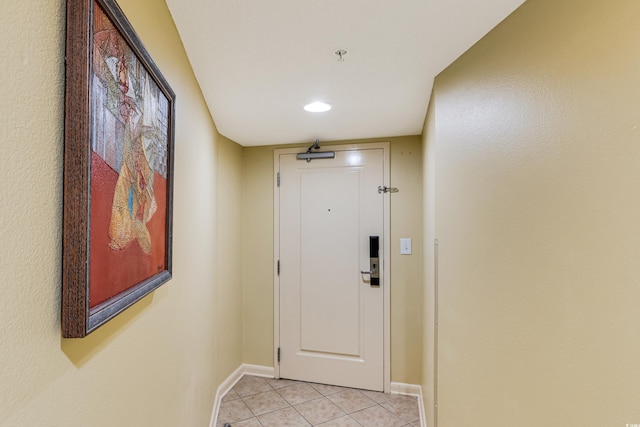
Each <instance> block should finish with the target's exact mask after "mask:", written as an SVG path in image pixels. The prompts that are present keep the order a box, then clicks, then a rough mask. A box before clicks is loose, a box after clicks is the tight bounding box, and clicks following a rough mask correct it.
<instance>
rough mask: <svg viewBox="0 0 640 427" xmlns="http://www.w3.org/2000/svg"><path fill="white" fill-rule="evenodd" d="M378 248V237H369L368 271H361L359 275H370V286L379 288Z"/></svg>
mask: <svg viewBox="0 0 640 427" xmlns="http://www.w3.org/2000/svg"><path fill="white" fill-rule="evenodd" d="M379 248H380V237H378V236H369V271H362V272H361V273H363V274H369V275H371V286H380V258H379V256H378V254H379Z"/></svg>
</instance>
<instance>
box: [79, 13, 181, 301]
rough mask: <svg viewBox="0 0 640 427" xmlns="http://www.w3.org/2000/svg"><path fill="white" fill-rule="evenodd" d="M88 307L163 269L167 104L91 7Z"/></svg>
mask: <svg viewBox="0 0 640 427" xmlns="http://www.w3.org/2000/svg"><path fill="white" fill-rule="evenodd" d="M93 30H94V35H93V37H94V44H93V74H92V76H91V79H92V82H91V91H92V105H91V106H90V108H91V120H92V123H93V126H92V129H93V131H92V135H91V138H92V140H91V225H90V236H91V238H90V253H91V257H90V307H95V306H97V305H99V304H101V303H103V302H105V301H107V300H109V299H110V298H112V297H114V296H115V295H118V294H120V293H121V292H123V291H125V290H127V289H129V288H130V287H132V286H133V285H135V284H137V283H140V282H141V281H143V280H145V279H147V278H149V277H151V276H153V275H154V274H156V273H158V272H160V271H163V270H165V269H166V261H165V254H166V247H165V246H166V232H167V231H166V214H167V212H166V208H167V142H168V120H169V101H168V99H167V98H166V96H165V95H164V93H163V92H162V91H161V90H160V89H159V88H158V86H157V85H156V83H155V82H154V80H153V78H152V77H151V76H150V75H149V73H148V71H147V70H146V69H145V67H144V66H143V64H142V62H141V61H140V60H139V58H138V57H137V56H136V55H135V53H134V52H133V51H132V50H131V48H130V47H129V45H128V44H127V42H126V40H124V38H123V37H122V35H121V34H120V33H119V32H118V30H117V29H116V28H115V27H114V25H113V23H112V22H111V20H110V19H109V17H108V16H107V15H106V14H105V12H104V10H103V9H102V8H101V7H100V6H99V4H96V6H95V10H94V22H93Z"/></svg>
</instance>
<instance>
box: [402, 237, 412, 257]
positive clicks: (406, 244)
mask: <svg viewBox="0 0 640 427" xmlns="http://www.w3.org/2000/svg"><path fill="white" fill-rule="evenodd" d="M400 255H411V239H409V238H402V239H400Z"/></svg>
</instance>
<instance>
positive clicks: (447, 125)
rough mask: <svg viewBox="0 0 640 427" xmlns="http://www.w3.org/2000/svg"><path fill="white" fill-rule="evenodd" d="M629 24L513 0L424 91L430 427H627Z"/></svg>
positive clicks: (639, 415) (634, 406)
mask: <svg viewBox="0 0 640 427" xmlns="http://www.w3.org/2000/svg"><path fill="white" fill-rule="evenodd" d="M639 18H640V3H639V2H637V1H636V0H619V1H615V2H610V1H605V0H588V1H581V2H574V1H569V0H529V1H528V2H526V3H525V4H524V5H523V6H522V7H521V8H520V9H519V10H517V11H516V12H515V13H514V14H513V15H512V16H511V17H509V18H508V19H507V20H506V21H505V22H503V23H502V24H501V25H500V26H499V27H498V28H497V29H496V30H494V31H493V32H492V33H490V34H489V35H488V36H487V37H485V38H484V39H483V40H482V41H480V42H479V43H478V44H477V45H476V46H474V47H473V48H472V49H471V50H470V51H469V52H468V53H466V54H465V55H464V56H462V57H461V58H460V59H459V60H458V61H456V62H455V63H454V64H453V65H452V66H451V67H449V68H448V69H447V70H445V71H444V72H443V73H442V74H441V75H440V76H439V77H438V78H437V79H436V83H435V88H434V98H433V101H432V107H431V108H432V110H433V111H432V112H431V113H430V114H432V116H431V117H432V119H430V120H428V121H427V128H428V129H427V131H426V132H425V137H424V139H425V145H426V147H427V148H426V151H427V152H428V153H429V156H432V155H433V156H435V160H434V162H435V163H431V162H430V158H429V156H428V157H427V159H426V160H427V162H429V168H431V167H433V164H435V165H436V167H435V170H434V171H432V172H430V173H428V174H427V177H426V181H427V187H428V186H429V184H428V183H429V180H430V179H434V180H435V181H434V187H433V193H431V190H429V192H428V193H427V196H426V199H430V197H434V198H435V199H434V200H435V212H433V213H431V212H429V213H428V215H427V227H426V235H427V238H426V239H427V241H428V240H429V238H430V237H431V236H434V237H435V238H437V239H438V240H439V298H438V306H439V326H440V327H439V340H438V349H439V352H438V356H439V357H438V362H439V369H438V385H439V387H438V396H439V409H438V421H439V423H438V426H440V427H447V426H471V425H473V426H479V427H483V426H487V427H489V426H507V425H519V426H569V425H571V426H578V425H579V426H594V427H595V426H625V425H627V423H640V405H639V404H638V402H639V401H640V390H639V388H638V385H639V384H640V364H639V363H638V360H639V355H640V333H639V332H638V331H639V325H640V310H639V309H638V301H640V285H639V278H640V262H638V260H639V259H640V245H639V244H638V242H640V226H639V224H640V222H639V215H638V213H639V212H640V196H639V195H640V167H639V165H640V144H639V143H638V142H639V141H640V129H639V128H638V125H639V124H640V84H638V81H639V76H640V25H638V20H639ZM432 221H433V222H432ZM432 262H433V260H432V257H428V258H427V260H426V265H427V266H429V265H430V264H432ZM426 277H429V273H428V274H427V275H426ZM426 283H427V286H426V288H425V289H426V293H427V298H429V297H430V296H432V292H433V288H432V285H430V284H429V283H430V281H429V280H427V281H426ZM430 294H431V295H430ZM430 310H432V309H430ZM427 318H428V317H427ZM426 340H427V341H428V340H429V335H427V336H426ZM430 351H433V348H432V349H431V350H430ZM427 360H428V359H427ZM425 371H426V372H425V379H424V380H423V382H424V384H425V385H427V386H428V384H429V383H430V381H431V380H432V378H429V375H430V373H429V372H428V368H427V369H425ZM427 403H430V402H427Z"/></svg>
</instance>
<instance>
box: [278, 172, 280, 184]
mask: <svg viewBox="0 0 640 427" xmlns="http://www.w3.org/2000/svg"><path fill="white" fill-rule="evenodd" d="M278 187H280V172H278Z"/></svg>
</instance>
